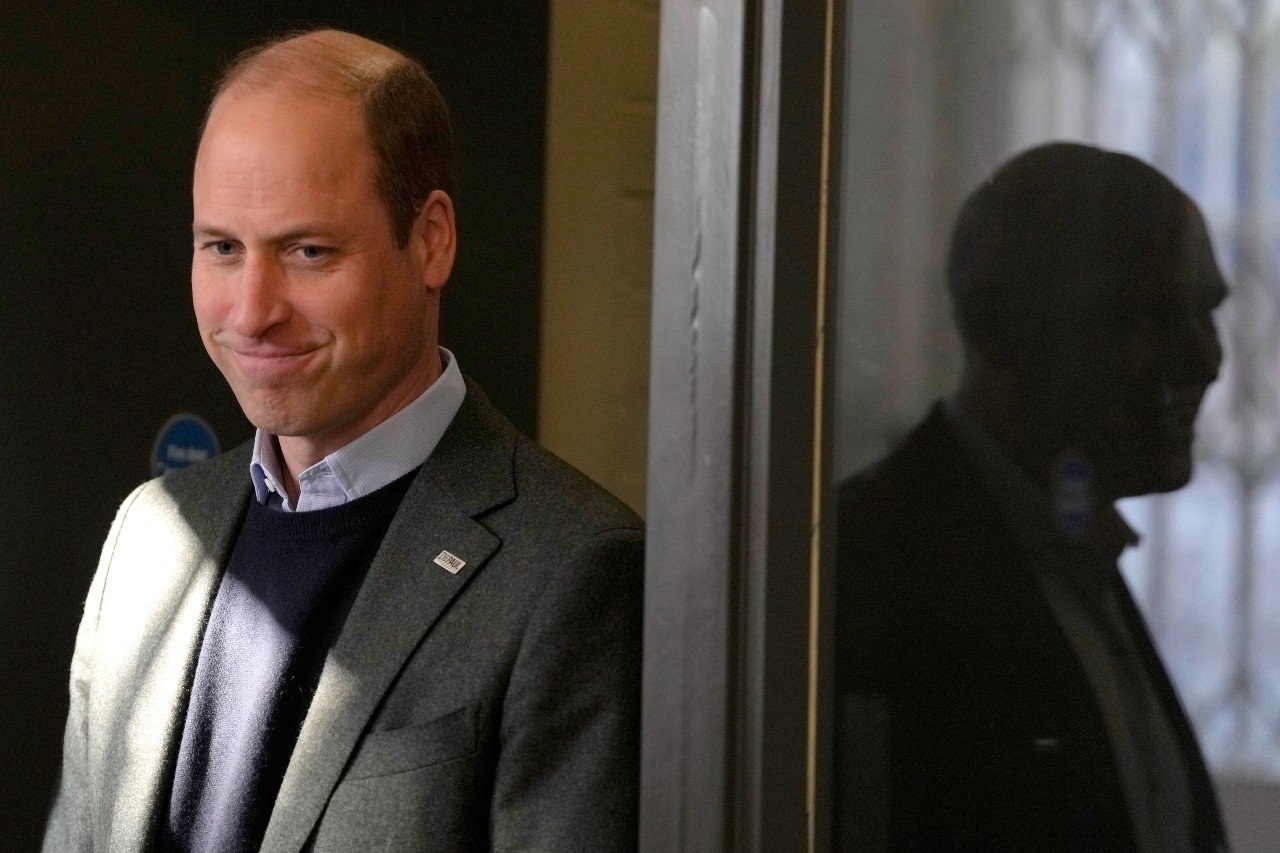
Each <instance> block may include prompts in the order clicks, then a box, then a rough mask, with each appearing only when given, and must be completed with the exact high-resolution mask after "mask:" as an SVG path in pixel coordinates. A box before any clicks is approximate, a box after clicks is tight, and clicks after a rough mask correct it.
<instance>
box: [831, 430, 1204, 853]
mask: <svg viewBox="0 0 1280 853" xmlns="http://www.w3.org/2000/svg"><path fill="white" fill-rule="evenodd" d="M979 482H980V481H979V477H978V473H977V472H976V471H974V470H972V469H971V468H970V467H969V465H968V462H967V461H966V460H965V457H964V454H963V453H962V451H961V448H960V447H959V445H958V444H957V443H956V441H955V439H954V438H953V437H952V436H951V434H950V432H949V430H948V427H947V425H946V423H945V420H944V416H943V414H942V410H941V407H940V406H935V407H934V409H933V410H932V411H931V413H930V414H929V416H928V417H927V418H926V419H925V421H924V422H923V423H922V424H920V425H919V426H918V427H916V429H915V430H914V431H913V432H911V433H910V434H909V435H908V436H907V438H906V439H905V440H904V441H903V442H902V444H900V445H899V446H898V447H897V448H896V449H895V450H894V451H893V452H892V453H891V454H890V455H889V456H888V457H887V458H886V459H884V460H883V461H882V462H880V463H879V464H877V465H875V466H873V467H871V468H870V469H868V470H866V471H864V472H862V473H860V474H858V475H855V476H854V477H853V478H851V479H850V480H848V481H846V482H845V483H844V484H843V485H842V486H841V488H840V494H839V510H838V521H837V524H838V540H837V542H838V544H837V550H838V558H837V560H838V580H837V584H838V598H837V605H836V606H837V612H838V627H837V638H838V639H837V651H836V680H837V693H838V696H839V699H838V700H837V701H838V705H837V727H838V735H837V743H838V744H839V749H838V756H837V769H836V778H837V780H839V781H838V785H839V790H838V792H837V800H836V802H837V806H836V813H837V826H838V831H839V833H840V842H841V849H860V850H861V849H870V850H874V849H894V850H912V851H915V850H983V851H991V850H1037V851H1048V850H1062V851H1082V850H1117V851H1119V850H1133V849H1136V846H1135V843H1134V838H1133V830H1132V826H1131V823H1130V821H1129V817H1128V812H1127V809H1126V805H1125V797H1124V794H1123V792H1122V789H1121V782H1120V777H1119V773H1118V770H1117V768H1116V765H1115V761H1114V760H1113V758H1112V754H1111V748H1110V746H1109V743H1108V738H1107V731H1106V728H1105V724H1104V721H1103V716H1102V713H1101V711H1100V709H1099V707H1098V704H1097V702H1096V700H1095V698H1094V695H1093V691H1092V689H1091V688H1090V686H1089V683H1088V680H1087V677H1086V675H1085V672H1084V670H1083V668H1082V667H1081V666H1080V664H1079V663H1078V662H1077V660H1076V658H1075V655H1074V654H1073V651H1072V648H1071V646H1070V645H1069V642H1068V640H1067V637H1066V635H1065V634H1064V633H1063V631H1062V629H1061V628H1060V627H1059V625H1058V623H1057V621H1056V620H1055V618H1054V615H1053V613H1052V611H1051V610H1050V607H1049V603H1048V601H1047V600H1046V599H1045V597H1044V595H1043V593H1042V592H1041V591H1040V588H1039V586H1038V583H1037V581H1036V579H1035V576H1034V575H1033V573H1032V569H1031V567H1030V566H1029V565H1028V564H1027V563H1026V561H1025V559H1024V558H1023V557H1022V555H1021V552H1020V551H1019V549H1018V547H1017V545H1016V543H1015V541H1014V539H1013V536H1012V534H1011V533H1010V532H1009V531H1008V530H1007V529H1006V528H1005V527H1004V525H1003V523H1002V521H1001V519H1000V515H999V512H998V509H997V507H996V505H995V503H994V502H993V500H992V499H991V498H990V497H989V496H988V495H987V494H986V493H985V492H984V491H983V489H982V487H981V486H980V485H979ZM1123 608H1124V610H1125V611H1126V615H1127V617H1128V618H1129V619H1130V620H1132V622H1133V623H1134V630H1133V632H1132V633H1133V634H1134V635H1135V636H1136V637H1137V638H1138V642H1139V646H1140V647H1141V650H1142V654H1143V657H1144V664H1145V665H1146V666H1147V667H1148V668H1149V669H1150V671H1151V672H1152V673H1153V674H1154V676H1155V681H1156V683H1157V687H1158V689H1159V692H1160V694H1161V697H1162V699H1163V701H1164V702H1165V703H1166V705H1167V706H1168V708H1169V709H1170V716H1171V717H1172V718H1173V719H1174V724H1175V729H1176V730H1177V735H1178V739H1179V741H1180V742H1181V744H1182V747H1183V749H1184V751H1185V758H1186V764H1187V766H1188V767H1190V768H1191V776H1192V780H1191V781H1192V794H1193V797H1194V798H1195V801H1196V803H1195V814H1194V816H1193V820H1192V823H1193V831H1194V833H1195V836H1196V839H1197V840H1196V849H1197V850H1216V849H1219V846H1220V845H1223V839H1224V836H1223V829H1222V824H1221V820H1220V817H1219V813H1218V807H1217V803H1216V799H1215V796H1214V792H1213V787H1212V783H1211V781H1210V778H1209V775H1208V773H1207V772H1206V770H1205V766H1204V761H1203V759H1202V757H1201V755H1200V751H1199V748H1198V746H1197V745H1196V741H1195V737H1194V735H1193V733H1192V731H1191V728H1190V725H1189V724H1188V722H1187V718H1186V715H1185V713H1184V712H1183V710H1182V707H1181V705H1180V703H1179V700H1178V698H1177V696H1176V694H1175V693H1174V690H1173V687H1172V685H1171V684H1170V682H1169V679H1168V676H1167V675H1166V673H1165V670H1164V667H1163V665H1162V664H1161V663H1160V660H1159V658H1158V656H1157V654H1156V651H1155V649H1154V647H1153V646H1152V645H1151V642H1150V637H1149V634H1148V632H1147V630H1146V628H1145V625H1143V624H1142V621H1141V616H1140V615H1139V614H1138V611H1137V609H1136V607H1134V605H1133V601H1132V599H1130V598H1129V597H1128V595H1127V593H1126V594H1125V596H1124V602H1123Z"/></svg>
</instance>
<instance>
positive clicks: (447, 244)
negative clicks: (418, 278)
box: [409, 190, 458, 290]
mask: <svg viewBox="0 0 1280 853" xmlns="http://www.w3.org/2000/svg"><path fill="white" fill-rule="evenodd" d="M409 248H410V249H411V250H412V251H413V252H414V253H415V254H416V256H417V258H418V262H419V268H420V269H421V271H422V280H423V283H424V284H426V286H427V287H428V288H430V289H431V290H439V289H440V288H442V287H444V283H445V282H446V281H448V280H449V274H450V273H451V272H452V271H453V258H454V255H455V254H456V252H457V248H458V230H457V227H456V225H455V224H454V218H453V199H451V198H449V195H448V193H446V192H445V191H444V190H432V191H431V195H429V196H427V200H426V201H425V202H424V203H423V205H422V209H421V210H420V211H419V212H418V218H417V219H415V220H414V222H413V229H412V230H411V231H410V232H409Z"/></svg>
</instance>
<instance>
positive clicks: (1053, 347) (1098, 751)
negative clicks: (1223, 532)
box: [837, 144, 1226, 850]
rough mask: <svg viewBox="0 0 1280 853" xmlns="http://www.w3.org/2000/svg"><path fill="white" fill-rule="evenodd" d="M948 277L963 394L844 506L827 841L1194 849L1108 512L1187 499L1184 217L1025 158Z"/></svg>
mask: <svg viewBox="0 0 1280 853" xmlns="http://www.w3.org/2000/svg"><path fill="white" fill-rule="evenodd" d="M948 278H949V286H950V289H951V294H952V298H953V302H954V306H955V315H956V320H957V325H958V326H959V329H960V333H961V337H962V338H963V341H964V347H965V372H964V377H963V381H962V384H961V387H960V390H959V391H958V393H956V395H955V396H954V397H953V398H951V399H950V400H947V401H945V402H942V403H940V404H938V405H937V406H935V407H934V409H933V411H932V412H930V414H929V415H928V417H927V418H926V419H925V420H924V421H923V423H921V424H920V425H919V426H918V427H916V429H915V430H914V431H912V432H911V434H910V435H909V436H907V438H906V439H905V440H904V441H903V443H902V444H901V445H900V446H898V447H897V448H896V449H895V450H894V451H893V452H892V453H891V454H890V455H889V456H888V457H887V458H886V459H885V460H883V461H882V462H881V463H879V464H878V465H876V466H874V467H873V468H871V469H870V470H868V471H865V472H863V473H861V474H859V475H857V476H855V477H854V478H852V479H851V480H849V481H848V482H846V483H845V484H844V485H843V486H842V488H841V492H840V509H839V544H838V549H839V578H840V579H839V584H840V605H839V607H840V620H841V622H840V630H839V644H840V645H839V651H838V654H837V661H838V662H837V668H838V673H837V680H838V684H839V691H840V695H841V700H840V701H841V717H842V720H843V723H842V728H841V735H840V737H841V751H840V755H839V759H838V765H839V769H838V774H839V778H840V779H841V780H842V782H841V783H842V784H843V785H844V786H845V787H844V790H843V791H842V799H841V802H843V803H845V804H846V805H845V806H844V808H843V811H844V812H845V813H844V815H843V816H842V818H841V831H842V833H843V840H845V841H847V842H849V843H854V842H857V843H860V844H862V845H863V846H865V847H868V848H870V849H874V848H876V847H890V848H893V849H903V850H924V849H949V850H955V849H977V850H997V849H998V850H1212V849H1215V848H1216V847H1218V846H1219V845H1220V844H1221V843H1222V840H1223V835H1222V827H1221V823H1220V819H1219V815H1218V811H1217V806H1216V802H1215V797H1214V793H1213V789H1212V785H1211V782H1210V779H1209V777H1208V775H1207V773H1206V771H1205V767H1204V763H1203V761H1202V759H1201V756H1200V752H1199V749H1198V747H1197V745H1196V741H1195V737H1194V735H1193V733H1192V731H1191V729H1190V727H1189V725H1188V722H1187V718H1186V716H1185V714H1184V713H1183V710H1182V708H1181V706H1180V704H1179V701H1178V699H1177V696H1176V695H1175V693H1174V690H1173V688H1172V686H1171V684H1170V682H1169V679H1168V677H1167V675H1166V673H1165V670H1164V668H1163V666H1162V665H1161V662H1160V660H1159V657H1158V656H1157V654H1156V651H1155V649H1154V648H1153V646H1152V644H1151V640H1150V637H1149V636H1148V634H1147V631H1146V629H1145V627H1144V625H1143V622H1142V619H1141V617H1140V616H1139V614H1138V612H1137V610H1136V609H1135V607H1134V605H1133V601H1132V599H1131V598H1130V596H1129V593H1128V591H1127V589H1126V588H1125V585H1124V582H1123V580H1122V578H1121V577H1120V575H1119V573H1118V572H1117V570H1116V559H1117V557H1118V556H1119V555H1120V553H1121V551H1122V550H1123V549H1124V548H1125V547H1126V546H1127V545H1129V544H1132V543H1133V541H1134V539H1135V536H1134V534H1133V532H1132V531H1131V530H1130V529H1129V528H1128V527H1127V526H1126V525H1125V523H1124V521H1123V520H1122V519H1121V517H1120V516H1119V514H1118V513H1117V512H1116V511H1115V509H1114V508H1113V504H1114V502H1115V501H1116V499H1118V498H1121V497H1125V496H1129V495H1141V494H1148V493H1151V492H1164V491H1169V490H1172V489H1176V488H1179V487H1181V486H1182V485H1184V484H1185V483H1186V482H1187V480H1188V478H1189V476H1190V474H1191V444H1192V423H1193V421H1194V419H1195V415H1196V412H1197V409H1198V408H1199V405H1200V401H1201V399H1202V397H1203V395H1204V392H1205V389H1206V388H1207V386H1208V385H1209V383H1210V382H1212V381H1213V379H1214V378H1215V377H1216V375H1217V371H1218V367H1219V363H1220V361H1221V350H1220V348H1219V344H1218V339H1217V335H1216V333H1215V331H1214V327H1213V323H1212V319H1211V312H1212V311H1213V309H1214V308H1215V306H1217V305H1218V303H1219V302H1220V301H1221V300H1222V299H1223V297H1224V296H1225V292H1226V291H1225V288H1224V285H1223V281H1222V277H1221V275H1220V273H1219V271H1218V269H1217V266H1216V264H1215V262H1214V259H1213V254H1212V250H1211V248H1210V244H1209V239H1208V236H1207V234H1206V231H1205V227H1204V224H1203V222H1202V220H1201V218H1200V215H1199V213H1198V212H1197V211H1196V209H1195V206H1194V205H1193V204H1192V202H1191V201H1190V200H1188V199H1187V197H1186V196H1185V195H1183V193H1181V192H1180V191H1179V190H1178V189H1176V188H1175V187H1174V186H1173V185H1172V184H1171V183H1169V181H1168V180H1167V179H1165V178H1164V177H1163V176H1162V175H1160V174H1159V173H1158V172H1156V171H1155V170H1154V169H1151V168H1150V167H1148V166H1146V165H1145V164H1143V163H1141V162H1139V161H1137V160H1135V159H1133V158H1131V157H1128V156H1125V155H1122V154H1115V153H1109V152H1103V151H1099V150H1096V149H1093V148H1089V147H1085V146H1081V145H1068V144H1054V145H1048V146H1044V147H1041V148H1037V149H1033V150H1031V151H1029V152H1026V153H1024V154H1022V155H1020V156H1018V157H1016V158H1015V159H1013V160H1012V161H1010V162H1009V163H1008V164H1006V165H1005V166H1004V167H1003V168H1001V169H1000V170H999V171H998V172H996V174H995V175H994V177H993V178H992V179H991V180H990V181H988V182H987V183H985V184H984V185H983V186H981V187H980V188H979V189H978V190H977V191H976V192H975V193H974V194H973V195H972V196H971V197H970V199H969V200H968V201H967V203H966V204H965V206H964V208H963V209H962V211H961V213H960V216H959V219H958V222H957V224H956V229H955V234H954V237H953V242H952V249H951V257H950V263H949V270H948ZM858 849H863V848H862V847H859V848H858Z"/></svg>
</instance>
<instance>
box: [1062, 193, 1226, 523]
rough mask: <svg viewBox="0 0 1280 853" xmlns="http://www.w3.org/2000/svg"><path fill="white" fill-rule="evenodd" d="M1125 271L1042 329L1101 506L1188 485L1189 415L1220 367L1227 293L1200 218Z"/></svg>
mask: <svg viewBox="0 0 1280 853" xmlns="http://www.w3.org/2000/svg"><path fill="white" fill-rule="evenodd" d="M1132 269H1133V270H1138V272H1136V273H1135V272H1133V271H1131V272H1129V273H1128V274H1124V275H1115V274H1114V273H1113V272H1112V273H1109V272H1108V271H1106V270H1103V271H1101V275H1100V277H1099V280H1098V281H1096V282H1092V283H1086V284H1084V285H1082V286H1081V287H1080V288H1078V289H1077V292H1075V293H1072V294H1071V295H1070V297H1069V298H1070V299H1071V301H1072V302H1074V305H1072V304H1069V303H1068V304H1063V305H1061V306H1060V308H1061V310H1060V311H1058V312H1056V313H1057V316H1058V318H1057V319H1056V320H1052V319H1051V321H1050V322H1051V324H1052V325H1051V329H1053V332H1052V334H1051V335H1050V338H1051V339H1052V347H1053V350H1054V358H1053V359H1052V367H1051V370H1052V372H1053V375H1052V376H1049V377H1045V382H1046V384H1048V385H1050V387H1051V388H1052V391H1051V396H1052V398H1054V399H1056V400H1057V403H1058V405H1057V408H1058V412H1057V415H1056V416H1057V417H1058V418H1059V419H1060V422H1061V423H1062V424H1063V426H1064V432H1065V433H1067V436H1068V438H1069V439H1070V441H1071V443H1072V444H1073V445H1074V446H1075V447H1076V448H1077V449H1078V450H1079V451H1081V452H1082V453H1083V454H1084V455H1085V457H1086V458H1087V459H1089V461H1090V463H1091V464H1092V467H1093V471H1094V476H1095V485H1096V487H1097V490H1098V492H1099V494H1100V495H1101V496H1102V497H1104V499H1107V500H1113V499H1115V498H1119V497H1126V496H1132V495H1140V494H1150V493H1153V492H1166V491H1171V490H1173V489H1177V488H1181V487H1182V486H1184V485H1186V483H1187V481H1188V480H1189V479H1190V477H1191V469H1192V442H1193V439H1194V424H1195V419H1196V414H1197V412H1198V411H1199V409H1200V403H1201V401H1202V400H1203V399H1204V394H1205V391H1206V390H1207V388H1208V387H1209V385H1210V384H1211V383H1212V382H1213V381H1214V379H1216V378H1217V375H1218V369H1219V367H1220V366H1221V363H1222V348H1221V345H1220V342H1219V340H1218V334H1217V330H1216V329H1215V327H1214V323H1213V316H1212V314H1213V310H1214V309H1215V308H1216V307H1217V306H1218V305H1219V303H1221V302H1222V300H1223V298H1224V297H1225V296H1226V289H1225V286H1224V284H1223V281H1222V276H1221V273H1220V272H1219V270H1218V268H1217V264H1216V263H1215V261H1214V259H1213V251H1212V248H1211V246H1210V243H1209V238H1208V235H1207V233H1206V232H1205V229H1204V226H1203V224H1202V222H1201V220H1200V217H1199V215H1198V214H1196V213H1194V211H1188V215H1187V218H1186V222H1185V226H1184V227H1183V228H1182V229H1181V230H1180V232H1179V236H1178V238H1177V239H1176V240H1175V241H1174V245H1173V246H1172V248H1170V249H1164V250H1162V251H1158V252H1149V253H1147V254H1145V255H1141V256H1139V258H1138V262H1137V263H1136V264H1134V265H1133V267H1132ZM1053 386H1056V387H1053Z"/></svg>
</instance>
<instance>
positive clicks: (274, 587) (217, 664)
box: [160, 471, 416, 853]
mask: <svg viewBox="0 0 1280 853" xmlns="http://www.w3.org/2000/svg"><path fill="white" fill-rule="evenodd" d="M414 473H416V471H415V472H411V473H409V474H407V475H405V476H404V477H401V478H400V479H399V480H396V481H395V482H394V483H391V484H389V485H387V486H384V487H383V488H381V489H379V490H378V491H376V492H374V493H372V494H370V495H366V496H365V497H362V498H359V499H357V500H354V501H351V502H349V503H346V504H343V505H341V506H336V507H332V508H329V509H321V510H315V511H313V512H301V513H288V512H281V511H278V510H272V509H268V508H266V507H265V506H262V505H261V504H259V503H257V502H256V501H250V502H249V509H248V512H247V513H246V514H245V517H244V522H243V524H242V526H241V528H240V534H239V536H238V538H237V539H236V544H235V547H234V548H233V549H232V552H231V558H230V560H229V562H228V563H227V569H226V572H225V573H224V575H223V577H222V583H221V585H220V586H219V588H218V594H217V597H216V598H215V599H214V602H213V607H212V609H211V611H210V613H209V622H208V625H207V626H206V628H205V633H204V641H203V644H202V645H201V647H200V657H199V661H198V662H197V664H196V672H195V677H194V679H193V681H192V684H191V697H190V700H189V703H188V706H187V715H186V722H185V725H184V727H183V730H182V742H181V746H180V747H179V750H178V758H177V764H176V766H175V769H174V780H173V788H172V791H171V794H170V799H169V813H168V816H167V819H166V821H165V822H164V826H163V829H162V839H161V845H160V847H161V849H162V850H165V851H209V853H236V851H245V853H250V851H254V850H257V849H258V847H259V845H260V844H261V843H262V837H263V834H264V833H265V832H266V828H267V821H268V819H269V818H270V816H271V808H272V806H273V805H274V803H275V799H276V794H277V793H278V792H279V790H280V783H281V782H282V781H283V779H284V773H285V769H286V768H287V767H288V765H289V758H290V756H291V755H292V754H293V748H294V745H295V744H296V743H297V740H298V733H299V731H300V730H301V729H302V721H303V719H304V718H305V717H306V714H307V709H308V707H310V705H311V699H312V697H313V696H314V695H315V690H316V685H317V683H318V682H319V680H320V670H321V669H322V668H323V666H324V658H325V654H326V652H327V651H328V650H329V647H330V646H331V645H332V644H333V642H334V640H335V639H336V638H337V636H338V632H339V631H340V630H341V628H342V623H343V622H344V621H345V620H346V616H347V612H348V611H349V610H350V608H351V604H352V602H353V601H354V600H355V596H356V593H357V592H358V591H359V589H360V584H361V582H362V581H363V580H364V576H365V573H366V572H367V571H368V568H369V564H370V563H371V562H372V560H373V556H374V554H375V553H376V552H377V550H378V546H379V544H381V542H382V537H383V536H384V535H385V534H386V532H387V527H388V526H389V525H390V523H391V518H392V516H394V515H395V512H396V509H397V508H398V507H399V506H400V501H401V499H402V498H403V497H404V494H405V492H406V491H407V490H408V488H409V484H410V483H411V482H412V480H413V475H414Z"/></svg>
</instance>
